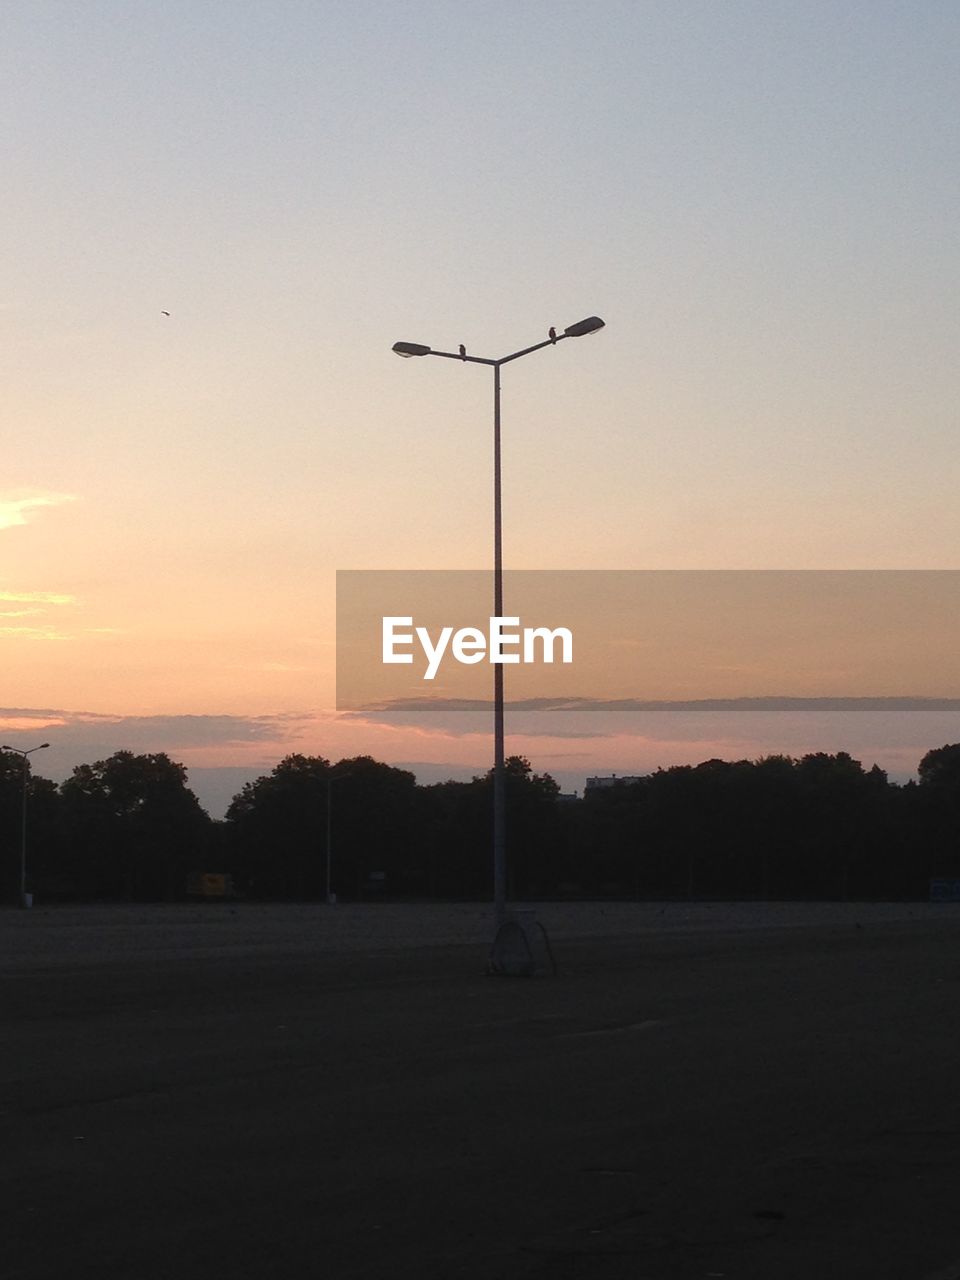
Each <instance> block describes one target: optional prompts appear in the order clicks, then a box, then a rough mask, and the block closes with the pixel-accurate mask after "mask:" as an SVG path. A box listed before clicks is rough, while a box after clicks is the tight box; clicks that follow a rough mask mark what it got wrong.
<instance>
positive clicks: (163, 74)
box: [0, 0, 960, 814]
mask: <svg viewBox="0 0 960 1280" xmlns="http://www.w3.org/2000/svg"><path fill="white" fill-rule="evenodd" d="M0 37H2V39H0V47H2V50H3V52H2V59H3V61H2V77H0V95H2V101H3V113H4V120H5V126H6V127H5V130H4V135H5V136H4V147H3V151H4V162H3V173H4V199H3V224H4V230H5V234H4V235H3V237H2V238H0V254H2V255H3V263H2V266H3V270H2V279H3V293H2V295H0V327H2V340H3V350H4V360H3V397H2V409H0V414H2V440H3V446H4V447H3V451H2V455H0V458H2V463H0V736H2V740H3V741H5V742H12V743H14V744H15V745H18V746H23V747H28V746H33V745H35V744H36V743H38V742H40V741H45V740H49V741H50V742H51V744H52V745H51V749H50V750H49V751H46V752H44V753H43V755H42V757H40V758H36V757H35V760H36V765H37V769H38V771H39V772H41V773H44V774H46V775H47V776H49V777H55V778H58V779H59V778H62V777H64V776H66V775H67V774H68V773H69V771H70V770H71V768H72V767H73V766H74V765H75V764H78V763H80V762H81V761H85V760H86V761H92V760H94V759H98V758H102V757H103V756H106V755H108V754H110V753H111V752H112V751H115V750H117V749H120V748H129V749H132V750H136V751H167V752H169V753H170V754H171V755H172V756H173V757H174V758H175V759H177V760H180V761H182V762H183V763H185V764H187V765H188V766H189V768H190V778H191V784H192V785H193V786H194V788H195V789H196V790H197V792H198V794H199V795H200V796H201V799H202V800H203V801H204V802H205V803H206V804H207V805H208V806H209V808H210V810H211V812H214V813H215V814H219V813H221V812H222V810H223V806H224V803H225V801H226V800H227V799H228V798H229V796H230V795H231V794H233V792H234V791H236V790H237V789H238V788H239V785H240V783H241V782H242V781H243V780H244V779H245V778H247V777H252V776H255V775H256V774H258V773H262V772H266V771H268V770H269V769H271V768H272V767H273V766H274V765H275V764H276V763H277V761H278V760H279V759H280V758H281V757H282V756H284V755H285V754H288V753H289V752H291V751H303V752H307V753H311V754H313V753H321V754H323V755H327V756H330V757H333V758H338V757H340V756H343V755H352V754H357V753H359V752H369V753H370V754H373V755H375V756H377V757H378V758H380V759H384V760H388V761H390V762H391V763H402V764H405V765H408V766H410V767H415V768H416V770H417V772H418V775H419V776H420V777H421V778H422V779H423V780H424V781H430V780H434V779H435V778H437V777H443V776H448V775H453V776H461V777H462V776H470V774H471V773H472V772H475V771H480V770H483V769H486V768H487V767H488V765H489V761H490V757H491V745H490V733H489V726H487V725H485V724H483V723H481V724H478V725H473V724H467V725H466V726H464V725H459V726H458V725H452V726H451V725H447V726H444V725H441V724H438V725H436V726H433V727H431V726H429V725H428V726H424V725H423V724H421V723H402V722H399V721H398V720H396V718H394V719H391V718H390V717H383V718H382V719H377V718H376V717H369V718H364V717H363V716H357V715H355V714H350V715H345V714H338V712H337V710H336V708H335V697H334V671H335V573H336V571H337V570H338V569H341V570H343V569H484V568H486V567H488V566H489V564H490V560H491V554H492V546H491V542H492V536H491V494H490V488H491V442H490V434H491V431H490V428H491V378H490V373H489V370H486V369H483V368H481V367H479V366H473V365H461V364H459V363H458V362H456V361H445V360H434V359H424V360H410V361H404V362H401V361H400V360H398V359H397V358H396V357H395V356H394V355H393V354H392V352H391V350H390V348H391V346H392V344H393V343H394V342H395V341H396V340H397V339H405V340H410V341H415V342H422V343H426V344H430V345H432V346H435V347H438V348H441V349H445V350H455V349H456V346H457V344H458V343H460V342H463V343H465V344H466V346H467V348H468V350H469V351H470V352H471V353H473V354H477V355H484V356H493V357H497V356H500V355H504V354H506V353H508V352H510V351H513V350H516V349H518V348H521V347H525V346H527V345H530V344H532V343H534V342H537V341H539V340H541V339H542V338H544V337H545V336H546V331H547V328H548V326H550V325H556V326H557V327H558V328H560V329H562V328H563V327H564V326H565V325H568V324H571V323H572V322H573V321H575V320H578V319H580V318H582V317H584V316H588V315H592V314H597V315H600V316H602V317H603V318H604V320H605V321H606V325H607V327H606V329H605V330H604V332H603V333H602V334H600V335H598V336H595V337H589V338H584V339H578V340H570V341H566V342H564V343H562V344H560V345H558V346H557V347H556V348H555V349H554V348H548V349H547V350H545V351H542V352H537V353H535V354H533V355H531V356H530V357H529V358H527V359H524V360H522V361H518V362H517V363H516V364H513V365H510V366H509V367H508V368H507V369H505V370H504V397H503V425H504V538H505V557H506V561H507V564H508V566H510V567H512V568H514V569H623V570H626V569H630V570H636V569H778V568H779V569H954V568H957V567H958V556H957V549H958V547H960V432H958V430H957V427H958V422H957V418H958V411H957V405H958V404H960V385H958V384H960V362H958V360H957V356H956V353H957V350H958V349H960V332H958V329H960V323H958V307H957V298H958V296H960V287H958V286H960V281H958V264H960V253H958V242H957V224H958V207H960V206H958V198H960V180H958V153H960V145H958V144H960V115H958V112H957V110H956V86H957V71H958V55H960V9H958V7H957V6H956V4H954V3H952V2H947V0H921V2H920V3H915V4H907V3H905V2H900V3H893V2H890V0H870V2H869V3H867V2H866V0H849V2H847V3H839V4H838V3H837V2H836V0H829V2H827V0H794V2H788V0H753V2H748V0H726V2H725V3H722V4H718V3H715V0H688V2H684V0H678V2H676V3H673V2H671V3H667V2H666V0H659V2H658V3H644V2H643V0H629V2H621V0H603V2H600V3H591V2H586V3H578V4H573V3H567V2H566V0H550V2H549V3H547V2H544V0H529V2H527V3H516V2H515V0H514V2H513V3H509V4H508V3H501V2H499V0H491V2H488V0H478V3H475V4H472V5H464V4H459V3H453V2H452V0H429V2H428V0H411V2H408V3H405V2H403V0H399V2H398V0H390V2H389V3H386V2H382V0H359V2H358V3H356V4H352V5H344V4H342V3H337V4H333V3H326V2H325V0H274V2H273V3H271V4H269V5H267V4H263V3H253V2H252V0H231V2H230V3H227V0H164V2H163V3H160V2H159V0H56V2H54V0H8V2H7V3H5V4H4V5H3V6H2V9H0ZM164 312H169V315H166V314H164ZM907 666H908V670H907V671H906V672H905V674H904V684H903V687H904V689H905V690H906V691H907V692H911V693H917V694H920V693H929V692H930V689H931V688H934V689H935V686H936V681H931V679H930V678H929V672H926V673H924V676H923V680H922V687H921V681H919V680H918V681H917V683H916V686H915V687H912V688H911V687H910V684H911V681H910V678H909V677H910V671H909V663H908V664H907ZM788 675H789V672H788V671H787V670H785V671H784V678H785V679H786V678H787V676H788ZM764 692H771V693H780V692H783V690H781V689H769V690H764ZM854 692H860V690H853V689H851V693H854ZM878 692H883V691H879V690H878ZM940 692H941V693H943V695H944V696H947V695H951V696H956V690H955V689H953V688H943V689H942V690H940ZM514 728H515V730H516V732H514V733H513V735H512V736H511V737H510V738H509V740H508V744H507V749H508V751H511V752H523V753H525V754H527V755H529V756H530V758H531V759H532V761H533V763H534V765H535V766H536V767H537V768H539V769H545V770H549V771H550V772H552V773H554V774H555V775H556V776H557V777H558V778H560V780H561V781H562V782H563V784H564V786H565V787H566V788H568V789H574V788H577V789H579V788H581V787H582V785H583V778H584V776H585V775H586V774H589V773H595V772H601V773H602V772H610V771H616V772H622V773H638V772H645V771H647V770H649V769H652V768H656V767H657V766H658V765H661V764H663V765H668V764H673V763H677V762H681V761H692V762H695V761H697V760H700V759H704V758H707V757H710V756H714V755H720V756H724V757H726V758H737V757H741V756H749V757H753V756H756V755H758V754H761V753H765V752H768V751H773V750H784V751H789V752H791V753H793V754H798V753H801V752H803V751H805V750H817V749H823V750H831V751H832V750H838V749H846V750H850V751H852V752H853V753H854V754H856V755H857V756H858V758H861V759H863V760H864V762H865V763H867V764H870V763H873V762H874V761H878V762H879V763H880V764H881V765H883V766H884V767H885V768H888V769H890V770H891V773H893V774H896V775H900V776H908V775H909V773H910V772H911V771H912V770H913V769H914V768H915V765H916V762H917V761H918V760H919V758H920V756H921V755H922V754H923V752H924V751H925V750H926V749H927V748H928V747H933V746H939V745H941V744H942V743H943V742H946V741H956V740H960V714H958V713H956V712H953V711H950V710H940V711H936V712H933V711H931V712H925V711H922V710H917V711H913V712H903V713H902V714H900V715H893V714H889V715H888V714H886V713H880V712H877V713H860V714H850V715H844V714H842V713H837V712H832V713H829V714H828V713H821V712H817V713H814V712H810V713H809V714H806V713H803V714H799V715H786V714H784V715H781V716H779V717H777V716H776V715H773V714H772V713H771V714H770V715H765V716H764V717H759V718H758V715H756V714H754V715H750V714H747V716H746V719H745V718H744V716H743V715H742V714H737V713H727V714H725V713H723V712H722V711H716V712H712V713H710V714H709V715H707V716H699V717H695V718H693V719H690V718H686V719H683V718H682V717H681V718H678V717H677V716H676V715H675V716H673V717H672V718H670V717H668V718H667V719H664V720H662V721H655V720H651V719H650V718H649V717H647V718H643V717H639V716H638V717H636V718H633V719H631V718H630V717H629V716H627V715H625V714H620V716H619V718H618V719H617V721H616V723H613V722H612V721H609V720H604V719H603V718H602V717H601V718H600V719H595V720H594V721H593V722H592V723H591V724H584V723H582V722H579V721H577V722H570V724H569V725H568V727H567V728H565V729H563V728H556V729H555V731H552V732H545V731H544V729H543V728H542V727H540V728H538V727H537V726H536V725H534V726H533V727H532V728H531V724H530V722H528V721H523V722H520V721H518V722H515V725H514ZM509 732H510V724H509V722H508V733H509Z"/></svg>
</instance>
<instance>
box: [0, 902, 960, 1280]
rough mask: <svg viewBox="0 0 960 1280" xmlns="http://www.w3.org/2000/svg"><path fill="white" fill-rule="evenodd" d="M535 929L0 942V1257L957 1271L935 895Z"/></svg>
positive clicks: (221, 1271) (827, 1279)
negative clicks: (504, 943)
mask: <svg viewBox="0 0 960 1280" xmlns="http://www.w3.org/2000/svg"><path fill="white" fill-rule="evenodd" d="M2 923H3V922H2V921H0V927H2ZM556 950H557V953H558V960H559V962H560V966H561V975H560V976H559V977H556V978H553V977H548V976H542V977H537V978H534V979H530V980H523V979H504V978H487V977H485V976H484V975H483V965H484V960H485V954H484V952H483V950H482V949H480V950H478V948H477V947H476V946H475V945H470V946H461V947H450V946H424V947H421V948H419V949H402V950H395V951H384V952H379V953H377V952H368V953H365V954H361V953H356V954H339V955H338V954H333V953H329V952H326V953H318V954H316V955H311V954H308V953H305V952H304V950H303V949H302V948H300V949H298V950H295V951H291V952H289V953H284V951H283V950H282V948H280V949H274V950H272V951H270V952H269V954H258V953H256V952H255V951H251V952H250V953H249V954H248V955H243V954H237V953H236V952H234V953H231V954H226V953H225V954H222V955H221V954H216V953H212V954H208V955H204V956H200V957H198V956H196V955H194V956H190V957H187V958H178V956H177V954H165V953H162V952H161V953H151V954H145V955H143V956H141V957H139V958H138V957H137V956H136V955H133V956H130V955H126V956H124V957H123V958H120V959H117V960H116V961H114V962H104V961H103V960H98V961H97V962H96V963H82V964H74V963H71V962H69V960H68V959H65V960H64V962H63V963H56V962H54V961H53V960H51V958H50V957H49V955H48V956H47V957H46V958H45V959H44V960H43V961H42V962H38V963H37V964H36V965H34V966H32V967H25V966H21V967H20V968H19V969H17V970H16V971H13V972H8V973H7V974H6V975H5V976H4V977H3V979H2V984H0V992H2V1008H3V1030H2V1039H0V1050H2V1058H0V1081H2V1093H0V1126H2V1135H3V1136H2V1152H3V1156H2V1160H3V1183H2V1189H0V1191H2V1196H0V1204H2V1234H0V1275H2V1276H3V1277H4V1280H40V1278H41V1277H43V1278H44V1280H46V1278H48V1277H50V1278H53V1277H56V1278H57V1280H60V1278H61V1277H63V1278H66V1277H77V1276H103V1277H131V1278H136V1280H174V1278H175V1277H176V1278H183V1280H193V1278H194V1277H197V1278H199V1277H218V1278H219V1277H225V1278H226V1277H230V1278H234V1277H236V1278H244V1280H245V1278H247V1277H249V1278H250V1280H259V1278H260V1277H274V1276H276V1277H285V1278H286V1277H301V1276H322V1277H330V1278H332V1280H340V1278H341V1277H343V1278H344V1280H347V1278H351V1277H369V1278H371V1280H373V1278H376V1280H380V1278H381V1277H382V1278H383V1280H388V1278H389V1280H393V1278H395V1277H407V1276H410V1277H413V1276H416V1277H420V1278H421V1280H432V1278H434V1277H436V1278H441V1277H443V1278H446V1277H467V1278H469V1280H481V1278H483V1280H521V1278H522V1280H527V1278H531V1280H532V1278H534V1277H536V1278H538V1280H539V1278H546V1277H550V1278H551V1280H581V1278H584V1280H585V1278H587V1277H599V1278H603V1280H607V1278H610V1280H627V1278H628V1277H629V1280H647V1278H649V1280H654V1278H656V1280H692V1278H694V1277H696V1278H698V1280H699V1278H700V1277H704V1278H706V1277H717V1276H724V1277H731V1278H734V1277H736V1278H739V1280H773V1278H775V1277H776V1278H777V1280H801V1277H802V1278H803V1280H810V1278H812V1277H814V1278H820V1280H834V1278H836V1280H861V1278H862V1280H934V1278H935V1280H953V1277H960V1034H958V1019H960V908H958V917H957V920H956V922H955V923H953V922H952V921H950V920H946V921H944V920H936V921H927V922H924V923H899V924H891V923H881V924H876V925H873V924H869V925H866V926H864V927H862V928H857V927H855V926H850V925H849V924H845V925H842V926H840V925H834V926H831V927H828V928H823V927H808V928H795V929H768V930H756V931H753V932H749V933H742V932H741V933H724V932H703V931H701V932H697V933H690V934H685V933H683V932H674V933H672V934H670V935H665V936H662V937H657V936H644V937H633V938H629V937H606V938H597V937H594V938H591V939H589V940H585V939H581V940H577V939H570V938H568V939H565V940H563V941H562V942H561V943H559V944H557V946H556Z"/></svg>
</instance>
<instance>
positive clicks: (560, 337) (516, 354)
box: [490, 333, 570, 364]
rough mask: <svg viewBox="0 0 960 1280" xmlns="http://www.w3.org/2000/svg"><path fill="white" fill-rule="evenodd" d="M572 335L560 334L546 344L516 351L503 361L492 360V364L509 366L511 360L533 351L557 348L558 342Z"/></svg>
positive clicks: (541, 343) (542, 343)
mask: <svg viewBox="0 0 960 1280" xmlns="http://www.w3.org/2000/svg"><path fill="white" fill-rule="evenodd" d="M569 336H570V335H569V334H567V333H558V334H557V336H556V337H555V338H547V339H546V341H544V342H538V343H536V344H535V345H534V346H532V347H524V348H523V350H522V351H514V353H513V355H512V356H504V357H503V359H502V360H491V361H490V363H491V364H509V363H510V361H511V360H519V359H520V357H521V356H528V355H529V354H530V352H531V351H541V350H542V349H543V348H544V347H555V346H556V345H557V343H558V342H562V341H563V340H564V338H568V337H569Z"/></svg>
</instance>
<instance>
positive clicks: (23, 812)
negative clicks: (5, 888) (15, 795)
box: [0, 742, 50, 907]
mask: <svg viewBox="0 0 960 1280" xmlns="http://www.w3.org/2000/svg"><path fill="white" fill-rule="evenodd" d="M49 745H50V743H49V742H41V743H40V745H39V747H30V748H29V749H28V750H26V751H23V750H22V749H21V748H20V747H8V746H6V745H4V746H0V751H11V752H12V753H13V754H14V755H17V756H22V757H23V785H22V796H21V807H20V905H21V907H32V906H33V894H28V893H27V765H28V762H29V759H30V756H32V755H33V753H34V751H45V750H46V748H47V747H49Z"/></svg>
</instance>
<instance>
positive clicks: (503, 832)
mask: <svg viewBox="0 0 960 1280" xmlns="http://www.w3.org/2000/svg"><path fill="white" fill-rule="evenodd" d="M602 328H603V321H602V320H601V319H600V317H599V316H588V317H587V319H586V320H579V321H578V322H577V323H576V324H571V325H569V326H568V327H567V328H566V329H564V331H563V333H557V332H556V331H555V330H554V329H551V330H550V336H549V337H548V338H547V340H546V341H545V342H537V343H535V344H534V345H533V346H532V347H524V348H523V350H522V351H514V352H513V353H512V354H511V355H509V356H502V357H501V358H500V359H499V360H487V359H484V358H483V357H481V356H470V355H467V352H466V348H465V347H462V346H461V348H460V350H459V352H456V353H455V352H453V351H434V350H433V348H432V347H425V346H423V345H422V344H421V343H418V342H395V343H394V344H393V350H394V351H395V352H396V354H397V355H398V356H403V357H404V358H408V357H410V356H442V357H443V358H444V359H445V360H461V361H463V362H464V363H465V364H485V365H489V366H490V367H491V368H492V369H493V611H494V615H495V617H498V618H502V617H503V538H502V508H501V501H500V370H501V368H502V367H503V365H505V364H509V363H510V361H511V360H519V359H520V357H521V356H528V355H530V353H531V352H532V351H540V350H542V349H543V348H544V347H552V346H555V345H556V344H557V343H558V342H562V341H563V339H564V338H582V337H584V336H585V335H586V334H588V333H596V332H597V330H598V329H602ZM503 766H504V733H503V663H501V662H495V663H494V664H493V902H494V911H495V914H496V922H497V927H498V928H499V926H500V925H501V924H503V922H504V920H505V918H506V913H507V828H506V803H505V795H506V789H505V783H504V767H503Z"/></svg>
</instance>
